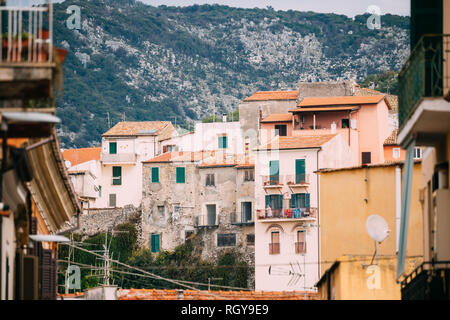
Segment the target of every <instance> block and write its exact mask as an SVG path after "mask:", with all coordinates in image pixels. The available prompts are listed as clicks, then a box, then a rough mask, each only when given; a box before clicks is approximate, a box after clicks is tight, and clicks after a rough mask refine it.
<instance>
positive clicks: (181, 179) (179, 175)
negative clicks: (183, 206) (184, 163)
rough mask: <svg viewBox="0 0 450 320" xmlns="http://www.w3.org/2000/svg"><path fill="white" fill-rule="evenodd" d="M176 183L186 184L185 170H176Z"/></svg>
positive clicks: (180, 168)
mask: <svg viewBox="0 0 450 320" xmlns="http://www.w3.org/2000/svg"><path fill="white" fill-rule="evenodd" d="M177 183H186V168H182V167H178V168H177Z"/></svg>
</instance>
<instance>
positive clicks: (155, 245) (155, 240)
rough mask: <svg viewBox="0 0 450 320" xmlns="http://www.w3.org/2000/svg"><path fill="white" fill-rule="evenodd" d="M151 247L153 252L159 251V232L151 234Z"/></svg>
mask: <svg viewBox="0 0 450 320" xmlns="http://www.w3.org/2000/svg"><path fill="white" fill-rule="evenodd" d="M151 249H152V252H154V253H156V252H159V234H152V236H151Z"/></svg>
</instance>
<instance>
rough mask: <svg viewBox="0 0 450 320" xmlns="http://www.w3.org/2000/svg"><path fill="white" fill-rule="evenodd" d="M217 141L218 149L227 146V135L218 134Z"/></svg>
mask: <svg viewBox="0 0 450 320" xmlns="http://www.w3.org/2000/svg"><path fill="white" fill-rule="evenodd" d="M218 141H219V149H226V148H228V137H227V136H220V137H219V139H218Z"/></svg>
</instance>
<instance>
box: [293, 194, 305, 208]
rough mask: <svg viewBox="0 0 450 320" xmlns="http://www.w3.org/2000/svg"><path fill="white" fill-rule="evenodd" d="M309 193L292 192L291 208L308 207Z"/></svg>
mask: <svg viewBox="0 0 450 320" xmlns="http://www.w3.org/2000/svg"><path fill="white" fill-rule="evenodd" d="M309 207H310V195H309V193H293V194H292V195H291V208H309Z"/></svg>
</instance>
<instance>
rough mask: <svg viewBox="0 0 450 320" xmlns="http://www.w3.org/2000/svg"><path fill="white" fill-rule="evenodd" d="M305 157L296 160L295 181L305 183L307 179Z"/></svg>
mask: <svg viewBox="0 0 450 320" xmlns="http://www.w3.org/2000/svg"><path fill="white" fill-rule="evenodd" d="M305 170H306V169H305V159H297V160H295V183H296V184H299V183H304V182H305V181H306V174H305Z"/></svg>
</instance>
